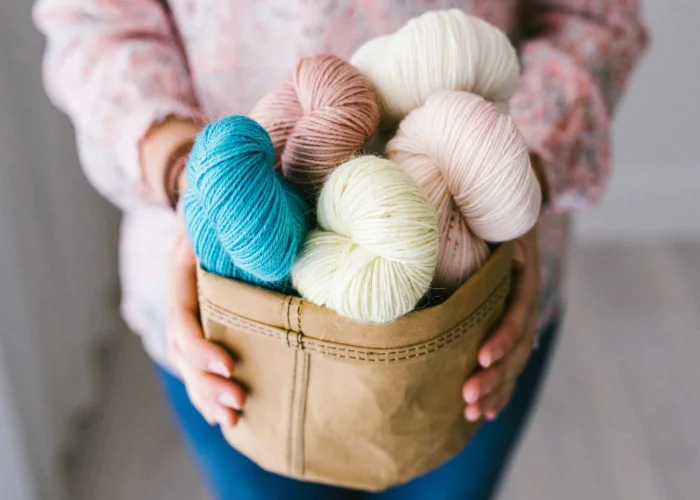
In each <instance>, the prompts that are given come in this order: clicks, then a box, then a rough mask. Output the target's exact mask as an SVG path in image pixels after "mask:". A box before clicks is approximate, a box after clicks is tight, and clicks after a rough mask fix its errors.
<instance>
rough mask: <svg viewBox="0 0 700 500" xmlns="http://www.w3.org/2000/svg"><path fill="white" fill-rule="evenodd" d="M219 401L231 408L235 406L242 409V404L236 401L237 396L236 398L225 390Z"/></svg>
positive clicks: (236, 408) (235, 408)
mask: <svg viewBox="0 0 700 500" xmlns="http://www.w3.org/2000/svg"><path fill="white" fill-rule="evenodd" d="M219 403H221V404H222V405H224V406H228V407H229V408H233V409H234V410H240V409H241V404H240V403H239V402H238V401H236V398H234V397H233V395H232V394H229V393H228V392H224V393H223V394H222V395H221V396H219Z"/></svg>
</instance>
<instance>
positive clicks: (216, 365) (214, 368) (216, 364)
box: [208, 361, 231, 378]
mask: <svg viewBox="0 0 700 500" xmlns="http://www.w3.org/2000/svg"><path fill="white" fill-rule="evenodd" d="M208 368H209V371H210V372H212V373H216V374H217V375H221V376H222V377H225V378H231V372H229V371H228V368H226V367H225V366H224V364H223V363H221V362H220V361H212V362H211V363H209V365H208Z"/></svg>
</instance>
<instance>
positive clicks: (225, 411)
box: [167, 207, 245, 427]
mask: <svg viewBox="0 0 700 500" xmlns="http://www.w3.org/2000/svg"><path fill="white" fill-rule="evenodd" d="M177 216H178V231H177V239H176V242H175V248H174V250H173V254H172V257H171V270H170V280H171V281H170V290H169V297H168V325H167V328H168V347H169V356H170V361H171V363H172V364H173V366H174V367H175V369H176V370H177V371H178V372H179V373H180V375H181V376H182V378H183V380H184V382H185V386H186V387H187V394H188V395H189V397H190V400H191V401H192V404H193V405H194V406H195V407H196V408H197V409H198V410H199V412H200V413H201V414H202V415H203V416H204V418H205V419H206V421H207V422H209V424H210V425H214V424H215V423H218V424H220V425H221V426H225V427H230V426H233V425H235V424H236V422H237V421H238V411H240V410H241V409H242V408H243V404H244V403H245V392H244V390H243V389H242V388H241V386H240V385H238V384H236V383H235V382H233V381H232V380H231V376H232V375H233V370H234V361H233V357H232V356H231V355H230V354H229V353H228V352H227V351H226V350H225V349H224V348H223V347H221V346H219V345H217V344H215V343H213V342H209V341H208V340H206V339H205V338H204V333H203V331H202V325H201V322H200V319H199V301H198V298H197V260H196V258H195V255H194V251H193V249H192V244H191V243H190V240H189V238H188V236H187V232H186V231H185V224H184V217H183V214H182V209H181V208H180V207H178V215H177Z"/></svg>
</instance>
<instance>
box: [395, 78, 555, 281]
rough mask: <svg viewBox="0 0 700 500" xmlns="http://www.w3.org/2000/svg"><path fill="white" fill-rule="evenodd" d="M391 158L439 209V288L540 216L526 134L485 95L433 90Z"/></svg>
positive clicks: (400, 134)
mask: <svg viewBox="0 0 700 500" xmlns="http://www.w3.org/2000/svg"><path fill="white" fill-rule="evenodd" d="M387 156H388V158H389V159H391V160H393V161H394V162H396V164H398V165H399V166H400V167H401V168H403V169H404V170H405V171H406V172H407V173H408V174H409V175H411V177H413V179H414V180H415V181H416V182H417V183H418V184H419V185H420V186H421V187H422V188H423V189H424V190H425V192H426V193H427V194H428V197H429V199H430V201H431V203H432V204H433V206H434V207H435V209H436V211H437V216H438V228H439V234H440V257H439V260H438V266H437V270H436V275H435V282H434V285H433V286H434V287H436V288H445V289H447V290H454V289H456V288H457V287H459V285H461V284H462V283H463V282H464V281H466V279H467V278H468V277H469V276H470V275H471V274H472V273H473V272H474V271H475V270H476V269H478V268H479V267H480V266H481V265H482V264H483V263H484V262H485V261H486V259H487V258H488V247H487V246H486V244H485V243H484V241H483V240H486V241H489V242H503V241H508V240H512V239H514V238H518V237H519V236H521V235H523V234H524V233H526V232H527V231H529V230H530V229H531V228H532V227H533V226H534V225H535V223H536V222H537V219H538V217H539V213H540V206H541V202H542V193H541V190H540V185H539V182H538V180H537V177H536V175H535V173H534V171H533V169H532V167H531V165H530V156H529V153H528V148H527V144H526V142H525V138H524V137H523V135H522V134H521V133H520V131H519V130H518V128H517V127H516V126H515V124H514V122H513V120H512V119H511V118H510V117H509V116H506V115H503V114H502V113H500V112H499V111H498V110H497V109H496V108H495V106H494V105H493V104H491V103H489V102H487V101H485V100H484V99H483V98H481V97H480V96H477V95H474V94H469V93H466V92H456V91H444V92H439V93H437V94H434V95H433V96H431V97H430V98H428V100H427V101H426V102H425V104H424V105H423V106H421V107H419V108H417V109H415V110H414V111H412V112H411V113H409V115H408V116H407V117H406V118H405V119H404V120H403V121H402V122H401V124H400V126H399V129H398V131H397V134H396V136H395V137H394V138H393V139H392V140H391V141H389V143H388V144H387Z"/></svg>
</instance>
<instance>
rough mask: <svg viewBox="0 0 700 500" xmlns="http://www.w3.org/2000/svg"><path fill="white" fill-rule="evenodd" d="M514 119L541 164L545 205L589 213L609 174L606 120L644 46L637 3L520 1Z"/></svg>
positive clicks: (635, 0) (614, 0)
mask: <svg viewBox="0 0 700 500" xmlns="http://www.w3.org/2000/svg"><path fill="white" fill-rule="evenodd" d="M524 3H525V6H524V9H523V10H524V25H523V30H524V33H523V34H524V41H523V43H522V44H521V46H520V55H521V62H522V68H523V71H522V77H521V83H520V87H519V89H518V91H517V92H516V94H515V96H514V97H513V99H512V101H511V112H512V115H513V118H514V120H515V121H516V123H517V124H518V126H519V127H520V129H521V130H522V132H523V133H524V135H525V137H526V138H527V140H528V142H529V145H530V148H531V149H532V151H533V153H535V154H537V155H538V156H539V157H540V159H541V160H542V165H543V169H544V172H543V173H544V175H545V177H546V180H547V184H548V186H549V196H550V200H549V206H550V208H551V209H553V210H554V211H558V212H566V211H572V210H577V209H581V208H585V207H588V206H590V205H592V204H594V203H595V202H597V201H598V200H599V199H600V197H601V196H602V194H603V191H604V188H605V185H606V182H607V179H608V177H609V174H610V121H611V117H612V115H613V112H614V110H615V106H616V104H617V102H618V100H619V98H620V95H621V93H622V91H623V89H624V87H625V84H626V82H627V79H628V77H629V75H630V73H631V71H632V69H633V67H634V65H635V64H636V62H637V60H638V59H639V57H640V55H641V54H642V52H643V50H644V48H645V46H646V39H647V38H646V31H645V29H644V27H643V25H642V22H641V15H640V8H639V1H638V0H529V1H527V2H524Z"/></svg>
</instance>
